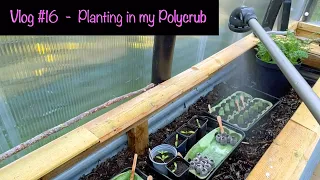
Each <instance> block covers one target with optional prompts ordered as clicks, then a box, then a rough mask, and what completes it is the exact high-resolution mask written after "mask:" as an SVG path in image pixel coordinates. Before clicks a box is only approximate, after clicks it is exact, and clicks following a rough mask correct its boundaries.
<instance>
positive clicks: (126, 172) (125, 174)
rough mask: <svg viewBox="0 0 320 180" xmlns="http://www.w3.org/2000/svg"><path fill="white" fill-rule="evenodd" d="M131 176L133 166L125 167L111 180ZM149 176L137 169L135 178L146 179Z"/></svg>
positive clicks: (124, 178)
mask: <svg viewBox="0 0 320 180" xmlns="http://www.w3.org/2000/svg"><path fill="white" fill-rule="evenodd" d="M130 176H131V168H130V167H129V168H126V169H124V170H123V171H122V172H121V173H120V174H118V175H116V176H114V177H113V178H112V179H111V180H128V179H130ZM146 179H147V176H146V175H145V174H143V173H142V172H141V171H140V170H139V169H136V170H135V173H134V180H146Z"/></svg>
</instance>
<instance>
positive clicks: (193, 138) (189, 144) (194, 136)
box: [176, 123, 198, 151]
mask: <svg viewBox="0 0 320 180" xmlns="http://www.w3.org/2000/svg"><path fill="white" fill-rule="evenodd" d="M184 127H189V128H192V129H193V131H194V133H193V134H191V135H189V136H187V135H185V134H182V133H181V132H180V131H181V130H182V129H183V128H184ZM176 132H177V133H178V134H180V135H182V136H184V137H186V138H188V141H187V151H189V149H191V148H192V146H193V145H195V144H196V143H197V132H198V128H197V127H196V126H192V125H189V124H187V123H186V124H184V125H182V126H181V127H180V128H179V129H177V131H176Z"/></svg>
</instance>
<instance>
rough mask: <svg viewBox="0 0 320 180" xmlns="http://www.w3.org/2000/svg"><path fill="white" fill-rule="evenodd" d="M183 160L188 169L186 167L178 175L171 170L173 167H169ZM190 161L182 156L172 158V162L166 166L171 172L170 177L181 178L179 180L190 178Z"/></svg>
mask: <svg viewBox="0 0 320 180" xmlns="http://www.w3.org/2000/svg"><path fill="white" fill-rule="evenodd" d="M178 161H180V162H182V163H184V164H185V165H187V169H185V170H184V171H183V172H182V173H181V174H179V175H177V174H175V173H174V172H172V171H171V169H170V168H169V167H170V166H171V165H172V164H173V163H174V162H178ZM189 166H190V164H189V162H188V161H186V160H184V159H183V158H181V157H180V156H177V157H175V158H174V159H172V160H171V161H170V162H168V164H167V165H166V168H167V169H168V172H169V177H170V178H172V179H179V180H186V179H188V175H189Z"/></svg>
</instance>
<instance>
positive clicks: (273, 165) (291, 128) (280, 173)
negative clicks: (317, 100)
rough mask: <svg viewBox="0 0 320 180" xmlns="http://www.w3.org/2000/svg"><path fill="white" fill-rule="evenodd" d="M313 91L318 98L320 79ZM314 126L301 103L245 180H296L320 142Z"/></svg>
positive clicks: (319, 132) (311, 118)
mask: <svg viewBox="0 0 320 180" xmlns="http://www.w3.org/2000/svg"><path fill="white" fill-rule="evenodd" d="M313 89H314V91H315V92H316V93H317V94H318V96H319V97H320V79H319V80H318V81H317V83H316V84H315V85H314V87H313ZM315 122H316V120H315V119H314V118H313V116H312V115H311V113H310V111H309V110H308V109H306V107H305V105H304V104H303V103H302V104H301V105H300V106H299V108H298V109H297V111H296V112H295V114H294V115H293V116H292V118H291V120H289V122H288V123H287V124H286V126H285V127H284V128H283V129H282V131H281V132H280V134H279V135H278V136H277V138H276V139H275V140H274V142H273V143H272V144H271V146H270V147H269V148H268V150H267V151H266V152H265V154H264V155H263V156H262V158H261V159H260V160H259V162H258V163H257V165H256V166H255V167H254V169H253V170H252V171H251V173H250V174H249V176H248V178H247V180H298V179H299V178H300V176H301V174H302V172H303V170H304V168H305V166H306V164H307V161H308V160H309V159H310V157H311V154H312V152H313V150H314V148H315V146H316V144H317V143H318V141H319V139H320V136H319V135H320V130H319V128H318V127H319V124H317V125H316V124H315ZM316 123H317V122H316Z"/></svg>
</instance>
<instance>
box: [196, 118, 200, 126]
mask: <svg viewBox="0 0 320 180" xmlns="http://www.w3.org/2000/svg"><path fill="white" fill-rule="evenodd" d="M196 121H197V124H198V127H199V128H201V125H200V122H199V120H198V119H196Z"/></svg>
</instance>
